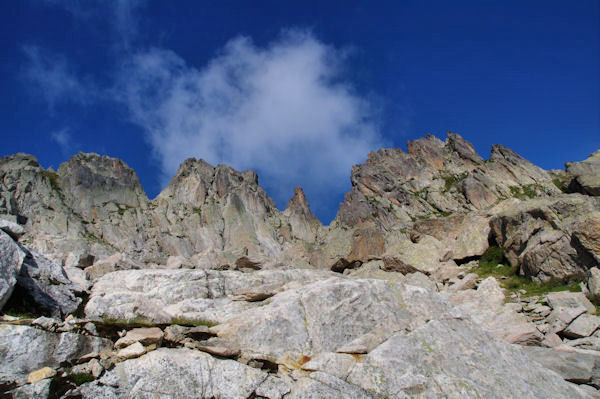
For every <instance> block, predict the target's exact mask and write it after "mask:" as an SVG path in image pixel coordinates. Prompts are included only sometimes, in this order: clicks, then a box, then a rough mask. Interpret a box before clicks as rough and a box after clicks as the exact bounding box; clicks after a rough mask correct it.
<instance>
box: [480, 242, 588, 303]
mask: <svg viewBox="0 0 600 399" xmlns="http://www.w3.org/2000/svg"><path fill="white" fill-rule="evenodd" d="M518 270H519V268H518V266H515V267H513V266H510V265H508V262H507V261H506V259H504V251H503V249H502V248H500V247H497V246H491V247H489V248H488V249H487V250H486V251H485V253H484V254H483V255H482V256H481V259H480V260H479V265H478V266H476V267H474V268H473V269H472V270H471V272H473V273H476V274H477V275H478V276H479V277H481V278H486V277H490V276H492V277H495V278H496V279H497V280H498V281H499V282H500V285H501V286H502V288H505V289H506V290H507V291H508V292H509V293H513V292H517V291H520V290H525V291H526V293H525V294H521V296H522V297H529V296H539V295H544V294H547V293H549V292H557V291H571V292H579V291H581V287H580V286H579V283H578V282H576V281H575V282H568V281H562V280H551V281H549V282H547V283H538V282H535V281H531V280H529V279H528V278H527V277H524V276H519V275H518V274H517V273H518Z"/></svg>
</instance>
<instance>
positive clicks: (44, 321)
mask: <svg viewBox="0 0 600 399" xmlns="http://www.w3.org/2000/svg"><path fill="white" fill-rule="evenodd" d="M60 324H61V322H60V321H59V320H56V319H53V318H51V317H44V316H42V317H38V318H37V319H35V320H34V321H32V322H31V325H32V326H34V327H39V328H41V329H42V330H46V331H56V329H57V328H58V326H59V325H60Z"/></svg>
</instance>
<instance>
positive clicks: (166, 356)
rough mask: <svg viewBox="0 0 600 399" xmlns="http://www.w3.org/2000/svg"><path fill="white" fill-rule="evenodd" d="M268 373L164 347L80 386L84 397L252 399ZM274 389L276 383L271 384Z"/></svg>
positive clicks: (116, 367) (119, 364) (119, 365)
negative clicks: (157, 395)
mask: <svg viewBox="0 0 600 399" xmlns="http://www.w3.org/2000/svg"><path fill="white" fill-rule="evenodd" d="M266 379H267V374H266V373H265V372H263V371H260V370H257V369H254V368H252V367H248V366H244V365H243V364H241V363H238V362H235V361H233V360H218V359H215V358H213V357H212V356H210V355H209V354H206V353H203V352H199V351H194V350H191V349H166V348H161V349H157V350H155V351H152V352H149V353H147V354H146V355H144V356H142V357H140V358H137V359H131V360H126V361H124V362H122V363H118V364H117V365H116V366H115V368H114V369H113V370H111V371H109V372H107V373H105V374H104V375H103V376H102V377H101V378H100V379H99V380H97V381H95V382H91V383H88V384H84V385H82V386H80V387H79V392H80V394H81V395H82V397H83V398H90V399H92V398H93V399H95V398H98V397H123V396H124V397H132V398H133V397H135V398H140V397H151V396H148V395H153V394H155V393H156V392H160V395H161V396H162V397H165V396H167V397H170V398H172V399H183V398H190V397H192V398H196V397H197V398H203V397H204V398H212V397H214V398H223V399H238V398H240V399H242V398H248V397H250V396H251V395H252V393H253V392H254V391H255V390H256V389H258V388H259V387H260V385H261V384H263V383H264V382H265V381H266ZM271 386H272V384H271Z"/></svg>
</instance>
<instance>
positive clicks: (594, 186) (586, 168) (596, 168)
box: [565, 150, 600, 197]
mask: <svg viewBox="0 0 600 399" xmlns="http://www.w3.org/2000/svg"><path fill="white" fill-rule="evenodd" d="M565 166H566V172H567V175H568V176H569V177H570V178H571V180H570V182H569V183H568V189H569V190H570V191H571V192H579V193H583V194H587V195H592V196H596V197H597V196H600V150H598V151H596V152H594V153H593V154H592V155H590V156H589V158H587V159H586V160H584V161H581V162H567V163H566V164H565Z"/></svg>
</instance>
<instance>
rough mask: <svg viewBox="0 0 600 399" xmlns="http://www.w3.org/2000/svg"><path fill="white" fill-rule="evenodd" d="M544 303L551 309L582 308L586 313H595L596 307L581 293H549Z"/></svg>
mask: <svg viewBox="0 0 600 399" xmlns="http://www.w3.org/2000/svg"><path fill="white" fill-rule="evenodd" d="M546 301H547V302H548V305H550V307H551V308H552V309H556V308H577V307H584V308H585V310H586V312H588V313H595V312H596V307H595V306H594V305H593V304H592V303H591V302H590V301H589V299H587V298H586V297H585V295H583V293H582V292H569V291H560V292H550V293H548V294H547V295H546Z"/></svg>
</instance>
